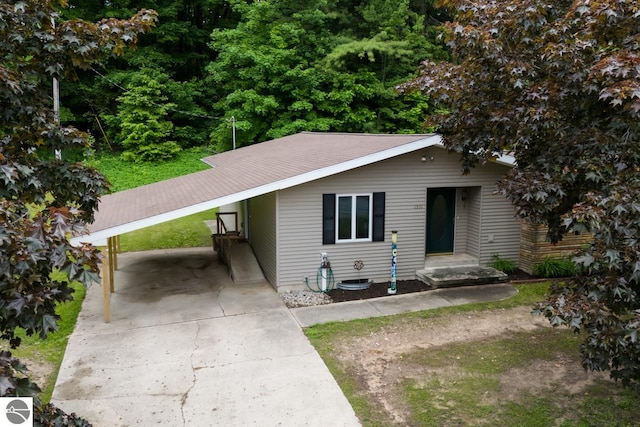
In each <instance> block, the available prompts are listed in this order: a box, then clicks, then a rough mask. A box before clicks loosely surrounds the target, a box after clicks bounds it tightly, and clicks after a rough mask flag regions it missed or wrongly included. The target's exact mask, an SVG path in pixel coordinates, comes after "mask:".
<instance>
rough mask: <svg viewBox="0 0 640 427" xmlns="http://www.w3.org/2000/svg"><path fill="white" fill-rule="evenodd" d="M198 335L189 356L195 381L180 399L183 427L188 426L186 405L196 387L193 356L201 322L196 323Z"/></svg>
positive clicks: (193, 380)
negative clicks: (185, 413)
mask: <svg viewBox="0 0 640 427" xmlns="http://www.w3.org/2000/svg"><path fill="white" fill-rule="evenodd" d="M195 323H196V327H197V329H196V335H195V337H194V338H193V351H192V352H191V356H189V362H190V363H191V373H192V375H193V379H192V381H191V386H190V387H189V388H188V389H187V391H185V392H184V393H183V394H182V399H180V411H181V413H182V425H183V426H187V424H188V423H187V419H186V418H185V415H184V405H185V403H186V402H187V399H188V398H189V393H191V390H193V388H194V387H195V386H196V368H195V366H194V364H193V356H194V355H195V353H196V350H198V348H199V347H198V338H199V336H200V322H198V321H196V322H195Z"/></svg>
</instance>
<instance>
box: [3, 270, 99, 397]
mask: <svg viewBox="0 0 640 427" xmlns="http://www.w3.org/2000/svg"><path fill="white" fill-rule="evenodd" d="M71 286H72V287H73V289H75V292H74V294H73V298H74V300H73V301H69V302H66V303H64V304H59V305H58V308H57V310H56V312H57V313H58V315H59V316H60V321H59V322H58V327H59V329H58V330H57V331H56V332H54V333H52V334H49V336H48V337H47V339H46V340H41V339H40V337H39V336H38V335H32V336H30V337H28V336H26V335H25V333H24V331H23V330H18V333H17V335H18V336H19V337H21V338H22V343H21V345H20V347H18V348H17V349H15V350H11V349H9V348H8V345H7V343H6V342H3V343H2V348H3V349H5V350H9V351H11V353H12V354H13V355H14V356H15V357H17V358H18V359H20V361H22V362H23V363H24V364H25V365H26V366H27V368H28V369H29V371H30V372H32V373H33V374H35V376H36V377H37V379H36V378H34V377H33V376H31V379H32V381H34V382H35V383H36V384H38V386H40V388H41V389H42V393H41V395H40V398H41V399H42V400H43V401H44V402H48V401H49V400H50V399H51V394H52V393H53V387H54V385H55V381H56V378H57V376H58V370H59V369H60V364H61V363H62V358H63V357H64V352H65V349H66V348H67V341H68V340H69V336H70V335H71V333H72V332H73V328H74V327H75V325H76V320H77V318H78V313H80V309H81V308H82V301H83V300H84V296H85V294H86V289H85V288H84V286H83V285H82V284H80V283H78V282H76V283H74V284H72V285H71Z"/></svg>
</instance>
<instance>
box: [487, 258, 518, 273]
mask: <svg viewBox="0 0 640 427" xmlns="http://www.w3.org/2000/svg"><path fill="white" fill-rule="evenodd" d="M491 260H492V261H491V264H489V265H490V266H491V267H493V268H495V269H496V270H500V271H502V272H503V273H505V274H511V273H513V272H515V271H516V268H517V264H516V262H515V261H513V260H510V259H506V258H501V257H500V255H498V254H495V255H493V256H492V257H491Z"/></svg>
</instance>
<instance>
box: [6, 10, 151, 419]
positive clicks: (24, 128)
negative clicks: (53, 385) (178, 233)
mask: <svg viewBox="0 0 640 427" xmlns="http://www.w3.org/2000/svg"><path fill="white" fill-rule="evenodd" d="M60 3H64V2H62V1H61V2H60ZM56 5H57V3H56V2H54V1H53V0H21V1H20V0H14V1H11V0H9V1H4V2H2V3H0V58H1V59H0V111H1V114H0V336H1V338H2V339H4V340H7V341H8V342H9V343H10V345H11V347H13V348H15V347H16V346H18V345H19V344H20V339H19V338H18V337H17V336H16V334H15V331H16V329H17V328H21V329H24V330H25V331H26V333H27V335H32V334H39V335H40V336H41V337H42V338H46V336H47V334H48V333H49V332H51V331H53V330H56V329H57V320H58V316H57V315H56V312H55V307H56V304H57V303H60V302H64V301H69V300H71V299H72V292H73V291H72V289H71V288H70V286H69V284H70V283H71V282H73V281H79V282H82V283H84V284H87V285H88V284H89V283H91V282H92V281H94V280H95V279H96V278H97V277H98V276H97V274H98V264H99V258H98V255H97V253H96V251H95V249H94V248H93V247H91V246H89V245H81V246H77V247H73V246H71V245H70V244H69V238H70V237H71V236H74V235H77V234H78V233H80V232H81V231H83V230H84V226H83V224H84V223H86V222H91V221H92V220H93V211H94V209H95V208H96V207H97V205H98V198H99V196H100V195H101V194H103V193H104V192H105V190H106V188H107V183H106V181H105V179H104V177H103V176H102V175H100V174H99V173H98V171H96V170H94V169H92V168H88V167H85V166H83V165H82V164H77V163H72V162H70V161H68V160H67V159H66V158H65V156H64V155H65V153H66V152H68V151H69V150H74V149H78V148H79V149H82V148H84V147H86V146H87V135H86V134H84V133H82V132H79V131H78V130H76V129H74V128H72V127H61V126H59V124H58V123H57V122H56V119H55V117H54V113H53V108H52V107H53V105H52V101H51V95H50V94H51V79H52V78H53V77H55V78H57V79H59V80H62V81H64V80H68V79H70V78H73V77H74V75H75V74H74V70H76V69H78V68H87V67H89V66H90V65H91V64H92V63H94V62H95V61H98V60H100V59H102V58H104V57H105V56H106V55H109V54H115V55H118V54H122V53H123V52H124V49H125V48H126V47H127V46H131V45H133V44H134V43H135V42H136V40H137V38H138V34H140V33H143V32H146V31H148V30H150V29H151V27H152V26H153V24H154V22H155V13H154V12H153V11H145V10H143V11H141V12H139V13H137V14H136V15H135V16H134V17H133V18H131V19H128V20H112V19H107V20H103V21H100V22H99V23H97V24H93V23H88V22H85V21H81V20H70V21H60V20H57V21H56V22H55V27H54V25H53V22H54V21H53V18H55V17H56V13H55V10H54V6H56ZM55 150H60V151H61V152H62V155H63V157H62V159H59V158H57V157H56V156H54V151H55ZM24 372H25V370H24V367H23V366H22V365H21V364H20V363H19V361H17V360H15V359H14V358H13V357H12V356H11V354H10V352H8V351H3V352H0V395H1V396H15V395H21V396H34V397H36V399H35V402H36V414H35V419H36V420H38V421H39V422H41V423H43V424H46V425H53V424H49V423H54V422H55V423H57V424H55V425H69V424H71V423H75V424H74V425H84V424H83V422H82V421H80V420H76V418H75V417H73V416H69V417H67V416H65V415H64V414H63V413H62V412H60V411H59V410H57V409H56V408H55V407H53V406H51V405H43V404H42V402H40V401H39V400H38V399H37V396H35V393H36V391H37V386H36V385H35V384H33V383H31V382H30V381H29V380H28V378H24V377H23V376H22V373H24ZM45 422H46V423H45Z"/></svg>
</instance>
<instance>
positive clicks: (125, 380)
mask: <svg viewBox="0 0 640 427" xmlns="http://www.w3.org/2000/svg"><path fill="white" fill-rule="evenodd" d="M118 266H119V269H118V270H117V271H116V274H115V288H116V293H115V294H113V295H112V297H111V323H109V324H105V323H104V321H103V303H102V289H101V287H100V286H99V285H94V286H93V287H91V288H90V289H89V292H88V294H87V298H86V300H85V302H84V306H83V309H82V311H81V313H80V317H79V319H78V323H77V325H76V329H75V331H74V332H73V334H72V335H71V337H70V339H69V344H68V346H67V351H66V353H65V357H64V361H63V363H62V366H61V368H60V373H59V375H58V380H57V383H56V386H55V390H54V393H53V399H52V400H53V401H54V403H56V404H57V405H59V406H60V407H61V408H63V409H64V410H65V411H67V412H75V413H77V414H78V415H80V416H82V417H84V418H86V419H87V420H89V421H90V422H91V423H93V425H94V426H109V427H113V426H136V425H139V426H147V425H167V426H198V427H200V426H222V425H224V426H251V425H256V426H323V427H324V426H359V425H360V423H359V422H358V419H357V418H356V416H355V414H354V412H353V409H352V408H351V406H350V405H349V403H348V402H347V400H346V398H345V397H344V395H343V394H342V392H341V391H340V388H339V387H338V385H337V383H336V382H335V380H334V379H333V377H332V376H331V374H330V373H329V371H328V370H327V368H326V366H325V365H324V363H323V361H322V360H321V359H320V356H319V355H318V354H317V353H316V351H315V350H314V348H313V347H312V346H311V344H309V342H308V340H307V338H306V337H305V336H304V334H303V333H302V330H301V329H300V327H299V326H298V324H297V323H296V321H295V320H294V318H293V317H292V315H291V313H290V312H289V310H288V309H287V308H286V307H285V306H284V304H283V302H282V301H281V299H280V297H279V296H278V295H277V293H276V292H275V291H274V290H273V288H272V287H271V286H270V285H269V284H268V283H266V282H265V283H260V284H254V285H235V284H234V283H233V282H232V281H231V280H230V279H229V278H228V276H227V273H226V267H224V266H222V265H220V264H219V263H218V262H217V259H216V257H215V254H214V252H213V251H212V250H211V249H210V248H198V249H181V250H170V251H152V252H142V253H129V254H120V255H119V256H118Z"/></svg>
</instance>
